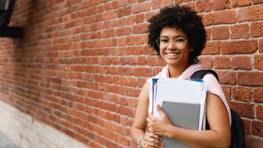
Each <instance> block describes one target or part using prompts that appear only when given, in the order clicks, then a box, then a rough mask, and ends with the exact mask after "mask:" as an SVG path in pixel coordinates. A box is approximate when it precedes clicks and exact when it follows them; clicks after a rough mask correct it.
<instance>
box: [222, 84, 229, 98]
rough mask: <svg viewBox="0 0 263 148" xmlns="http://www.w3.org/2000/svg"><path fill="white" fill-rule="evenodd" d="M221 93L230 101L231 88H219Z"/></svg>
mask: <svg viewBox="0 0 263 148" xmlns="http://www.w3.org/2000/svg"><path fill="white" fill-rule="evenodd" d="M221 88H222V90H223V92H224V95H225V97H226V99H227V100H230V99H231V87H229V86H221Z"/></svg>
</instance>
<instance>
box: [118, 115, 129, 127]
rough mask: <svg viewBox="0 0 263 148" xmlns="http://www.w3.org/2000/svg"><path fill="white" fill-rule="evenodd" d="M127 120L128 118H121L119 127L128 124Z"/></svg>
mask: <svg viewBox="0 0 263 148" xmlns="http://www.w3.org/2000/svg"><path fill="white" fill-rule="evenodd" d="M128 120H129V118H128V117H124V116H121V119H120V123H121V125H123V126H126V125H127V124H128Z"/></svg>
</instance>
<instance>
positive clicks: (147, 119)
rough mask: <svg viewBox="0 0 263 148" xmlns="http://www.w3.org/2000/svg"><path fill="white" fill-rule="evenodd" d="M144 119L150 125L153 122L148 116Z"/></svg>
mask: <svg viewBox="0 0 263 148" xmlns="http://www.w3.org/2000/svg"><path fill="white" fill-rule="evenodd" d="M146 121H147V122H148V123H149V124H150V125H152V124H153V122H152V120H151V119H150V118H149V117H148V118H146Z"/></svg>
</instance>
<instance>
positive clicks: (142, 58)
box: [138, 56, 147, 65]
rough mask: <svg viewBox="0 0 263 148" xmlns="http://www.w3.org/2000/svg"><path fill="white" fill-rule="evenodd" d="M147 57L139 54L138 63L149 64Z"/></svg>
mask: <svg viewBox="0 0 263 148" xmlns="http://www.w3.org/2000/svg"><path fill="white" fill-rule="evenodd" d="M146 59H147V57H146V56H139V57H138V65H146V64H147V60H146Z"/></svg>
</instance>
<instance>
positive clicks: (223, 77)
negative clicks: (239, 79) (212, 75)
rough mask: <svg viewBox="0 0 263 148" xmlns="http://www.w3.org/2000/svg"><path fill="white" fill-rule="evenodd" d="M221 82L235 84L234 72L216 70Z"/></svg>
mask: <svg viewBox="0 0 263 148" xmlns="http://www.w3.org/2000/svg"><path fill="white" fill-rule="evenodd" d="M216 73H217V75H218V77H219V83H221V84H236V72H228V71H216Z"/></svg>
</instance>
